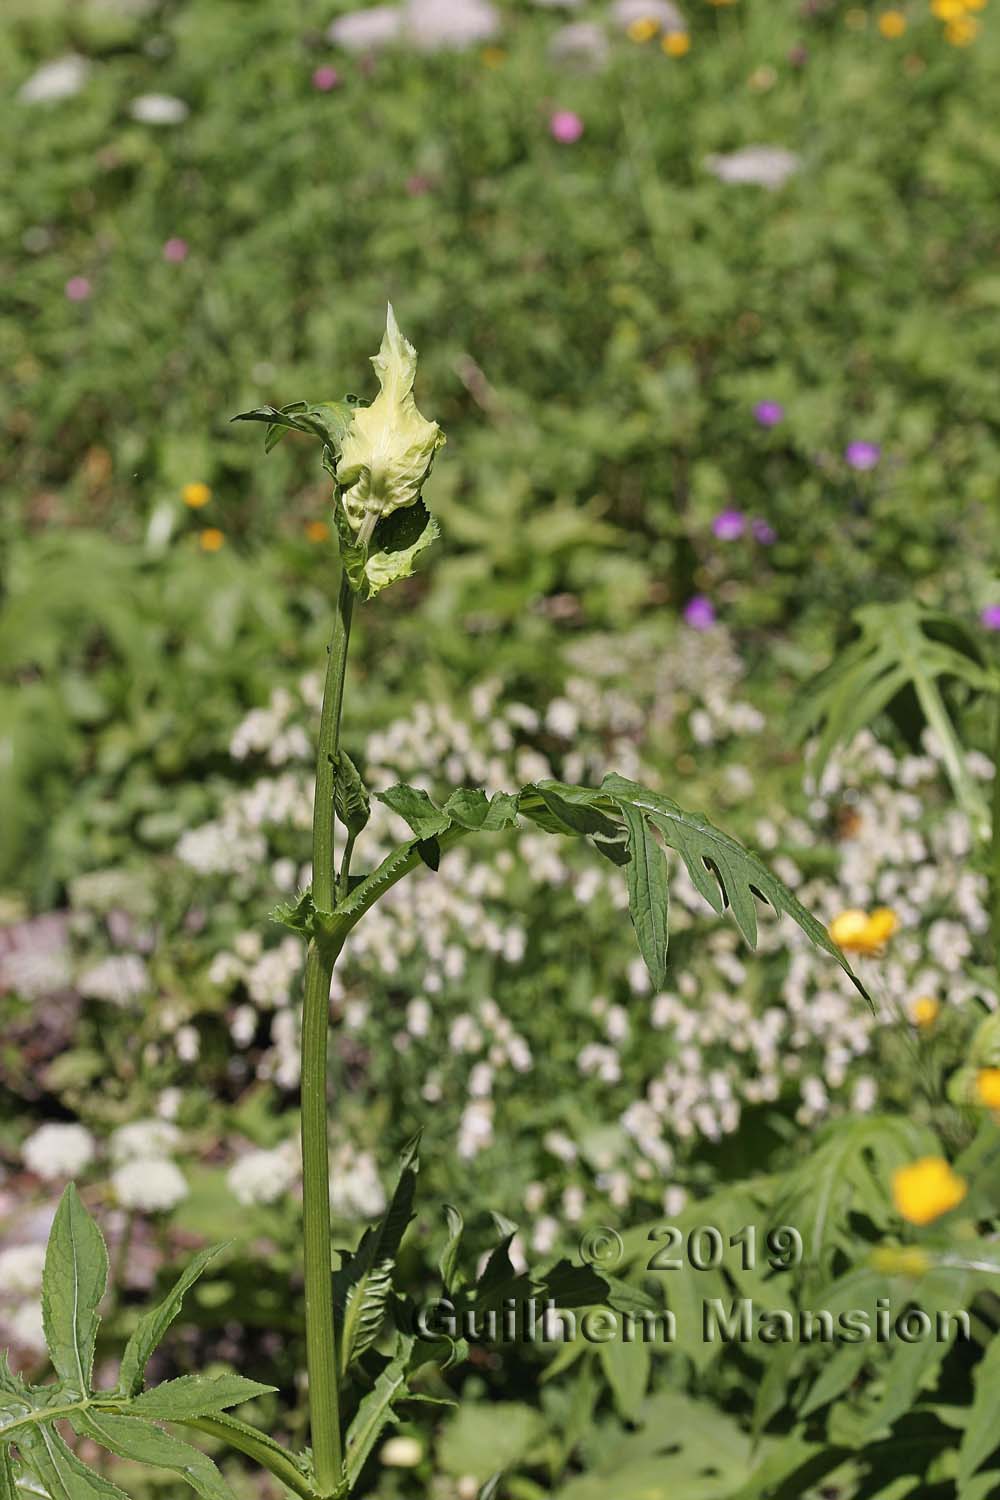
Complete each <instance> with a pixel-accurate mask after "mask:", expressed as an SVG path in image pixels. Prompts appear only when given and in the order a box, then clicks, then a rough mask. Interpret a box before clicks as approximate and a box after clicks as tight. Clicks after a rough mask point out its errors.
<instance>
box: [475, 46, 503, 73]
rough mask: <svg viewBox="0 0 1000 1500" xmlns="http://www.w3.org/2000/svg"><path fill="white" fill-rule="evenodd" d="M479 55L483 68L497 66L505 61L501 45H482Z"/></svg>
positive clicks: (500, 65)
mask: <svg viewBox="0 0 1000 1500" xmlns="http://www.w3.org/2000/svg"><path fill="white" fill-rule="evenodd" d="M479 56H480V57H481V59H482V63H483V67H484V68H499V67H502V66H503V64H504V63H505V62H506V61H507V54H506V52H505V51H504V50H503V48H502V47H484V48H483V50H482V52H480V54H479Z"/></svg>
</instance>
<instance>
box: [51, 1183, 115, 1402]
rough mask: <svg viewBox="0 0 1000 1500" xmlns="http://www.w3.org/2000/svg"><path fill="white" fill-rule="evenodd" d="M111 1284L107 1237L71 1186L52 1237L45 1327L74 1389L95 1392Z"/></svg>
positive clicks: (59, 1368)
mask: <svg viewBox="0 0 1000 1500" xmlns="http://www.w3.org/2000/svg"><path fill="white" fill-rule="evenodd" d="M107 1285H108V1251H107V1247H106V1245H105V1243H104V1236H103V1235H102V1234H101V1231H100V1230H99V1229H98V1227H97V1225H96V1224H95V1223H94V1220H93V1219H92V1218H91V1217H90V1215H89V1214H88V1212H87V1210H86V1209H85V1208H84V1206H83V1204H82V1202H81V1201H80V1195H79V1193H78V1192H77V1190H76V1188H75V1187H74V1186H73V1184H72V1183H70V1185H69V1187H67V1189H66V1191H65V1192H64V1193H63V1195H62V1199H61V1200H60V1203H59V1207H58V1208H57V1210H56V1216H55V1219H54V1220H53V1223H52V1232H51V1233H50V1235H49V1243H48V1249H47V1251H46V1254H45V1270H44V1272H43V1275H42V1322H43V1326H44V1329H45V1342H46V1343H47V1345H48V1349H49V1355H50V1357H51V1359H52V1365H53V1368H54V1369H55V1371H56V1374H57V1375H60V1376H61V1377H62V1379H63V1380H64V1381H65V1382H66V1385H67V1387H68V1389H69V1390H71V1391H73V1392H75V1393H76V1394H77V1395H79V1396H85V1395H86V1394H87V1392H88V1391H89V1390H90V1377H91V1372H92V1370H93V1367H94V1348H95V1345H96V1343H97V1329H98V1325H99V1323H100V1321H101V1320H100V1317H99V1315H98V1311H97V1309H98V1307H99V1306H100V1303H101V1298H102V1297H103V1296H104V1293H105V1291H106V1290H107Z"/></svg>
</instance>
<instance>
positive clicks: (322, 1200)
mask: <svg viewBox="0 0 1000 1500" xmlns="http://www.w3.org/2000/svg"><path fill="white" fill-rule="evenodd" d="M353 605H354V595H353V593H352V592H351V588H350V585H349V584H348V582H347V576H346V574H344V575H343V576H342V578H341V584H340V597H339V599H338V602H337V618H336V621H335V624H334V629H333V635H332V638H331V640H330V644H329V647H328V648H327V650H328V660H327V669H326V685H325V687H324V691H323V711H322V715H321V718H320V727H319V744H318V747H317V755H316V801H315V806H314V810H313V884H312V894H313V902H314V905H315V907H316V910H317V911H319V912H331V911H332V910H333V907H334V904H335V873H334V862H333V818H334V779H335V774H336V756H337V751H338V748H339V744H340V716H341V710H342V707H343V701H344V676H345V673H346V669H347V647H348V642H349V639H350V634H351V613H352V609H353ZM346 936H347V928H346V926H345V928H344V930H343V931H342V932H339V933H332V934H330V935H328V936H323V937H316V938H314V939H313V941H312V942H311V943H310V945H309V952H308V954H307V957H306V973H305V987H304V999H303V1008H302V1084H301V1088H302V1221H303V1250H304V1259H305V1290H306V1364H307V1367H308V1372H309V1422H310V1429H311V1434H312V1448H313V1463H314V1466H315V1475H316V1487H317V1490H318V1492H319V1494H320V1495H331V1494H333V1492H334V1490H335V1489H336V1487H337V1485H338V1484H339V1482H340V1478H341V1471H342V1467H343V1444H342V1439H341V1431H340V1399H339V1382H338V1373H337V1372H338V1365H337V1340H336V1329H335V1326H334V1307H333V1279H332V1268H331V1254H330V1159H329V1158H330V1153H329V1144H328V1140H327V1045H328V1040H329V1025H330V980H331V978H332V977H333V967H334V964H335V963H336V961H337V956H338V954H339V953H340V950H341V948H342V947H343V945H344V939H345V938H346Z"/></svg>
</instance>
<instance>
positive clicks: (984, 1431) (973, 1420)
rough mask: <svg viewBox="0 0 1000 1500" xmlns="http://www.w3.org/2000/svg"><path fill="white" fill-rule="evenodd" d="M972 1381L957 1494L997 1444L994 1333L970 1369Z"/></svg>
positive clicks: (998, 1349)
mask: <svg viewBox="0 0 1000 1500" xmlns="http://www.w3.org/2000/svg"><path fill="white" fill-rule="evenodd" d="M972 1384H973V1391H974V1395H973V1398H972V1410H971V1411H970V1412H969V1420H968V1423H967V1424H966V1428H965V1432H964V1433H963V1435H962V1443H961V1447H960V1448H959V1450H958V1488H959V1493H960V1494H961V1493H962V1491H963V1488H964V1486H965V1485H966V1484H967V1483H968V1482H969V1480H971V1478H972V1476H973V1474H975V1472H976V1470H977V1469H979V1468H981V1467H982V1465H983V1464H984V1463H985V1462H986V1460H987V1459H988V1458H989V1456H990V1454H991V1453H994V1452H995V1451H996V1449H997V1447H998V1446H1000V1338H997V1337H996V1336H995V1335H994V1337H993V1338H992V1339H991V1340H990V1342H989V1343H988V1344H987V1346H986V1350H985V1353H984V1354H983V1357H982V1359H981V1360H980V1361H979V1363H978V1364H977V1365H976V1368H975V1370H974V1371H973V1375H972Z"/></svg>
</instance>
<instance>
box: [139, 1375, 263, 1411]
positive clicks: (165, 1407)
mask: <svg viewBox="0 0 1000 1500" xmlns="http://www.w3.org/2000/svg"><path fill="white" fill-rule="evenodd" d="M275 1389H276V1387H275V1386H273V1385H261V1384H260V1383H259V1382H258V1381H256V1380H248V1379H247V1378H246V1376H244V1375H181V1376H179V1377H178V1379H176V1380H166V1381H164V1382H163V1384H162V1385H156V1386H153V1387H152V1388H151V1389H150V1390H148V1391H143V1392H142V1393H141V1395H138V1396H136V1398H135V1400H134V1401H133V1402H132V1407H131V1410H132V1411H134V1412H135V1413H136V1415H137V1416H142V1417H149V1418H151V1419H152V1420H154V1421H158V1422H179V1421H183V1419H184V1418H185V1417H204V1416H207V1415H209V1414H210V1413H211V1412H217V1411H225V1410H226V1409H227V1407H230V1406H242V1404H243V1402H244V1401H252V1400H253V1399H254V1397H255V1396H266V1395H268V1394H270V1393H271V1392H272V1391H274V1390H275Z"/></svg>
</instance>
